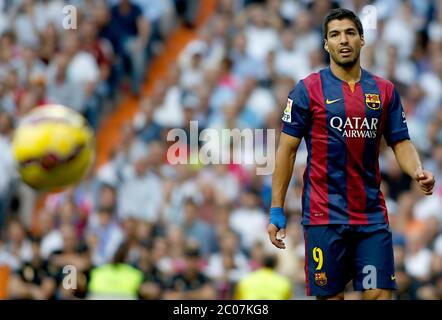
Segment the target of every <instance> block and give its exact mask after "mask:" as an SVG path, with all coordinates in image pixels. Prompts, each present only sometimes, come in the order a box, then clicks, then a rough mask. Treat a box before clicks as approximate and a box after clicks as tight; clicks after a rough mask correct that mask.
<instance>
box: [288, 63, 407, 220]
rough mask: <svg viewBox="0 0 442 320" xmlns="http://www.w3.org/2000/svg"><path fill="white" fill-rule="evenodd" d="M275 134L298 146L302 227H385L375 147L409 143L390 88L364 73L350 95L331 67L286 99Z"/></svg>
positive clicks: (301, 84)
mask: <svg viewBox="0 0 442 320" xmlns="http://www.w3.org/2000/svg"><path fill="white" fill-rule="evenodd" d="M282 122H283V126H282V131H283V132H284V133H286V134H288V135H291V136H294V137H299V138H302V137H303V138H304V139H305V142H306V145H307V150H308V157H307V166H306V170H305V172H304V188H303V196H302V208H303V217H302V224H304V225H324V224H355V225H366V224H375V223H385V222H387V223H388V216H387V209H386V206H385V200H384V196H383V194H382V192H381V190H380V184H381V175H380V171H379V161H378V159H379V146H380V143H381V137H382V135H383V136H384V137H385V140H386V142H387V144H388V145H390V146H391V145H393V144H394V143H396V142H399V141H401V140H404V139H410V137H409V134H408V128H407V123H406V119H405V113H404V111H403V108H402V104H401V101H400V97H399V94H398V93H397V91H396V90H395V88H394V86H393V84H392V83H391V82H390V81H388V80H385V79H383V78H380V77H377V76H375V75H373V74H371V73H369V72H368V71H366V70H363V69H362V71H361V79H360V81H359V82H357V83H356V84H355V87H354V91H352V90H351V89H350V86H349V85H348V83H346V82H344V81H342V80H340V79H338V78H337V77H336V76H335V75H334V74H333V73H332V71H331V69H330V67H328V68H325V69H323V70H321V71H320V72H318V73H314V74H311V75H310V76H308V77H307V78H305V79H303V80H301V81H299V82H298V84H297V85H296V86H295V87H294V88H293V90H292V91H290V93H289V97H288V101H287V106H286V108H285V110H284V114H283V117H282Z"/></svg>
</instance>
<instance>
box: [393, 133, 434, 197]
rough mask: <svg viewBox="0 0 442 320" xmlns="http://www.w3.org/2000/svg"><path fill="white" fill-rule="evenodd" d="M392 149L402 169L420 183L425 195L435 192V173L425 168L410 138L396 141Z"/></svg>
mask: <svg viewBox="0 0 442 320" xmlns="http://www.w3.org/2000/svg"><path fill="white" fill-rule="evenodd" d="M392 149H393V151H394V154H395V156H396V160H397V162H398V164H399V166H400V167H401V169H402V171H404V172H405V173H406V174H408V175H409V176H410V177H411V178H412V179H414V180H416V181H417V182H418V183H419V186H420V188H421V190H422V192H423V193H424V194H425V195H431V194H433V188H434V184H435V180H434V176H433V173H431V172H430V171H428V170H424V169H423V167H422V163H421V161H420V158H419V153H418V152H417V150H416V147H415V146H414V145H413V143H412V142H411V141H410V140H408V139H406V140H402V141H399V142H397V143H395V144H394V145H393V146H392Z"/></svg>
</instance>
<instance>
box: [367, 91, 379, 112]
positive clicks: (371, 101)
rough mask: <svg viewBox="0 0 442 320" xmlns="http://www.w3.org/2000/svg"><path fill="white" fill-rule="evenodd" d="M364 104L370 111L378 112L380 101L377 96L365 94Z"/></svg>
mask: <svg viewBox="0 0 442 320" xmlns="http://www.w3.org/2000/svg"><path fill="white" fill-rule="evenodd" d="M365 104H366V105H367V107H369V108H370V109H372V110H379V109H380V108H381V99H380V98H379V95H378V94H375V93H366V94H365Z"/></svg>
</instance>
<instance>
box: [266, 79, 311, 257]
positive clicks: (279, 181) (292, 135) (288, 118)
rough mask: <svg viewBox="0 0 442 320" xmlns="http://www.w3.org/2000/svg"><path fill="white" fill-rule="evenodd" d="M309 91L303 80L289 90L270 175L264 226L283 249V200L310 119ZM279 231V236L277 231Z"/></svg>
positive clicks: (276, 244)
mask: <svg viewBox="0 0 442 320" xmlns="http://www.w3.org/2000/svg"><path fill="white" fill-rule="evenodd" d="M309 104H310V103H309V95H308V91H307V88H306V86H305V84H304V82H303V81H300V82H298V84H297V85H296V86H295V87H294V88H293V90H292V91H291V92H290V93H289V96H288V99H287V106H286V108H285V110H284V114H283V117H282V121H283V126H282V133H281V136H280V140H279V145H278V150H277V151H276V159H275V171H274V172H273V176H272V207H271V208H270V223H269V225H268V227H267V232H268V234H269V238H270V241H271V242H272V243H273V245H274V246H275V247H277V248H280V249H284V248H285V243H284V241H283V240H282V239H284V238H285V227H286V218H285V214H284V209H283V208H284V201H285V196H286V194H287V189H288V186H289V183H290V179H291V177H292V172H293V166H294V164H295V159H296V152H297V150H298V147H299V144H300V143H301V139H302V137H303V136H305V135H306V133H307V130H308V128H309V126H310V122H311V114H310V108H309ZM278 232H279V238H280V239H278V238H277V234H278Z"/></svg>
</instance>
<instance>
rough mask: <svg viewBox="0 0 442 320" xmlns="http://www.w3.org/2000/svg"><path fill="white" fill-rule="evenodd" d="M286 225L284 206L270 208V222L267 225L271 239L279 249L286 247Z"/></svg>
mask: <svg viewBox="0 0 442 320" xmlns="http://www.w3.org/2000/svg"><path fill="white" fill-rule="evenodd" d="M285 227H286V219H285V214H284V211H283V209H282V208H271V209H270V223H269V225H268V227H267V233H268V234H269V238H270V241H271V242H272V243H273V245H274V246H275V247H277V248H279V249H285V243H284V241H283V239H284V238H285Z"/></svg>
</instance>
